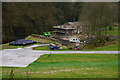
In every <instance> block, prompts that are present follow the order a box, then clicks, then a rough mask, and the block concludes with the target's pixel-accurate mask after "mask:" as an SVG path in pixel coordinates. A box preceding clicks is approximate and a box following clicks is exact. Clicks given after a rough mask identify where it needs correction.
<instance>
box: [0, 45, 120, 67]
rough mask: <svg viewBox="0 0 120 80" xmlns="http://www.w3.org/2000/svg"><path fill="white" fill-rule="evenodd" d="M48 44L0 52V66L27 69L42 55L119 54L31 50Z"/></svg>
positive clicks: (115, 52) (109, 52)
mask: <svg viewBox="0 0 120 80" xmlns="http://www.w3.org/2000/svg"><path fill="white" fill-rule="evenodd" d="M47 45H49V44H40V45H32V46H29V47H25V48H18V49H4V50H0V59H1V60H0V66H7V67H27V66H28V65H29V64H31V63H32V62H34V61H35V60H37V59H38V58H39V57H40V56H41V55H43V54H50V53H51V54H64V53H81V54H91V53H93V54H120V53H119V52H120V51H41V50H40V51H39V50H32V49H33V47H38V46H47Z"/></svg>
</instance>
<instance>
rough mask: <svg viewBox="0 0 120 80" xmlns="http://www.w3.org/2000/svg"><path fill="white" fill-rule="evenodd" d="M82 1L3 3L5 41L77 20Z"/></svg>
mask: <svg viewBox="0 0 120 80" xmlns="http://www.w3.org/2000/svg"><path fill="white" fill-rule="evenodd" d="M80 12H81V3H71V2H69V3H63V2H62V3H60V2H59V3H52V2H48V3H44V2H36V3H35V2H26V3H25V2H4V3H3V4H2V20H3V26H2V27H3V35H2V37H3V43H6V42H9V41H12V40H15V39H19V38H24V37H26V36H28V35H29V34H33V33H38V34H40V33H42V32H44V31H48V30H51V29H52V26H53V25H59V24H63V23H65V22H68V21H75V20H76V21H77V20H78V18H79V15H80Z"/></svg>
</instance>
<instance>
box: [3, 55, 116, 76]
mask: <svg viewBox="0 0 120 80" xmlns="http://www.w3.org/2000/svg"><path fill="white" fill-rule="evenodd" d="M11 70H13V71H14V78H27V77H29V78H117V75H118V74H117V72H118V54H52V55H51V56H50V57H48V54H45V55H42V56H41V57H40V58H39V59H38V60H36V61H35V62H33V63H32V64H30V65H29V66H28V67H26V68H11V67H3V68H2V72H3V75H2V76H3V78H9V77H10V71H11Z"/></svg>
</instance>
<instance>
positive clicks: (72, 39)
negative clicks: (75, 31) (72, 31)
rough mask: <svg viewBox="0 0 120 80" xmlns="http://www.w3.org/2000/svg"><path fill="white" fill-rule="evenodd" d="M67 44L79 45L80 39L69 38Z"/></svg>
mask: <svg viewBox="0 0 120 80" xmlns="http://www.w3.org/2000/svg"><path fill="white" fill-rule="evenodd" d="M69 42H74V43H79V42H80V39H79V38H76V37H71V38H69Z"/></svg>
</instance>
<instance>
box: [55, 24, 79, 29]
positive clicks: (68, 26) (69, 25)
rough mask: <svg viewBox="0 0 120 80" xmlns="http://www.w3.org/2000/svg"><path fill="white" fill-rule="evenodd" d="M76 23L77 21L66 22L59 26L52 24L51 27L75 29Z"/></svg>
mask: <svg viewBox="0 0 120 80" xmlns="http://www.w3.org/2000/svg"><path fill="white" fill-rule="evenodd" d="M77 25H79V22H67V23H65V24H63V25H59V26H53V28H59V29H66V30H68V29H76V27H77Z"/></svg>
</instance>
